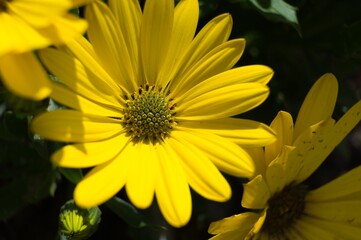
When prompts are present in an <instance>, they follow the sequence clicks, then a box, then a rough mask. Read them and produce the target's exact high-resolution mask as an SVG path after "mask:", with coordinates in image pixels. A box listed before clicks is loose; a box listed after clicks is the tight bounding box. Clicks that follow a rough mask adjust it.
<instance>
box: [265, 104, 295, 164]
mask: <svg viewBox="0 0 361 240" xmlns="http://www.w3.org/2000/svg"><path fill="white" fill-rule="evenodd" d="M270 127H271V128H272V129H273V130H274V131H275V133H276V135H277V140H276V141H275V142H274V143H272V144H270V145H267V146H266V147H265V161H266V163H267V164H269V163H270V162H271V161H272V160H273V159H275V158H276V157H277V156H278V154H280V152H281V150H282V147H283V145H289V146H290V145H292V139H293V119H292V116H291V114H289V113H288V112H284V111H280V112H278V114H277V116H276V117H275V119H274V120H273V121H272V123H271V125H270Z"/></svg>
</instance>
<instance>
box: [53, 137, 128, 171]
mask: <svg viewBox="0 0 361 240" xmlns="http://www.w3.org/2000/svg"><path fill="white" fill-rule="evenodd" d="M128 142H129V138H128V137H126V136H125V135H124V134H119V135H118V136H116V137H113V138H109V139H106V140H104V141H99V142H87V143H79V144H72V145H67V146H65V147H63V148H61V149H60V150H58V151H56V152H55V153H54V154H53V155H52V156H51V161H52V162H53V163H54V164H56V165H58V166H60V167H67V168H87V167H93V166H96V165H99V164H102V163H104V162H107V161H110V160H112V159H113V158H114V157H115V156H117V155H118V154H119V153H120V152H121V151H122V150H123V148H124V147H125V146H126V144H127V143H128Z"/></svg>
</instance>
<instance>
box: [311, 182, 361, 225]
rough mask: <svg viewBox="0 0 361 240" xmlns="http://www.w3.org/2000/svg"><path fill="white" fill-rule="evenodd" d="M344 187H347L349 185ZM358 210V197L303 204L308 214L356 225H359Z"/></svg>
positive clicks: (359, 201) (360, 201) (360, 206)
mask: <svg viewBox="0 0 361 240" xmlns="http://www.w3.org/2000/svg"><path fill="white" fill-rule="evenodd" d="M344 187H345V188H349V187H351V186H344ZM333 191H335V190H333ZM360 212H361V200H360V199H350V200H347V201H330V202H307V203H306V206H305V213H306V214H307V215H308V216H312V217H315V218H319V219H324V220H328V221H332V222H339V223H345V224H347V225H354V226H358V227H360V226H361V215H360Z"/></svg>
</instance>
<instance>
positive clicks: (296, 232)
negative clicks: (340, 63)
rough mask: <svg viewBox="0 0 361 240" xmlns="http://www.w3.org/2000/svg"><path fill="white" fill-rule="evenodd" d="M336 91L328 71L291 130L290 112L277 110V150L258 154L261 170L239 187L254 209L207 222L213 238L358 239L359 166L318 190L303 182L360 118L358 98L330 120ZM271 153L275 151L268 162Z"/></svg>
mask: <svg viewBox="0 0 361 240" xmlns="http://www.w3.org/2000/svg"><path fill="white" fill-rule="evenodd" d="M336 95H337V81H336V79H335V78H334V76H333V75H331V74H327V75H324V76H323V77H322V78H321V79H320V80H319V81H317V83H316V84H315V85H314V86H313V88H312V89H311V91H310V93H309V94H308V95H307V97H306V99H305V101H304V103H303V105H302V107H301V110H300V112H299V115H298V118H297V121H296V124H295V128H294V131H293V126H292V125H293V124H292V117H291V116H290V114H288V113H286V112H280V113H279V114H278V116H277V117H276V118H275V120H274V121H273V123H272V124H273V127H274V129H275V131H276V132H277V133H278V137H279V140H278V142H277V144H278V147H277V148H278V149H280V151H277V150H275V149H276V148H275V146H272V147H271V146H270V147H271V148H272V149H271V151H269V152H268V153H267V148H268V146H266V150H265V151H264V153H263V156H262V155H258V156H260V158H261V161H263V162H264V163H265V164H264V165H265V169H264V171H261V172H260V174H259V175H257V176H256V177H255V178H254V179H252V180H251V181H250V182H248V183H247V184H245V185H244V193H243V198H242V206H243V207H245V208H248V209H252V210H254V211H252V212H245V213H241V214H238V215H235V216H232V217H228V218H225V219H223V220H220V221H217V222H213V223H211V225H210V227H209V230H208V231H209V233H211V234H216V236H214V237H212V238H211V239H212V240H236V239H359V236H360V235H361V215H360V210H361V198H360V197H361V185H360V184H359V181H360V180H361V167H357V168H355V169H353V170H351V171H349V172H347V173H346V174H344V175H342V176H340V177H338V178H337V179H335V180H333V181H331V182H329V183H328V184H326V185H323V186H321V187H319V188H317V189H312V190H311V189H308V188H307V186H306V185H305V184H304V183H303V182H304V181H305V180H306V179H307V178H308V177H309V176H310V175H311V174H312V173H313V172H314V171H315V170H316V169H317V168H318V167H319V165H320V164H321V163H322V162H323V161H324V160H325V159H326V157H327V156H328V155H329V154H330V153H331V152H332V150H333V149H334V148H335V146H337V145H338V144H339V143H340V142H341V141H342V139H344V137H345V136H346V135H347V134H348V133H349V132H350V131H351V130H352V129H353V128H354V126H355V125H356V124H357V123H358V122H359V121H360V120H361V101H359V102H358V103H357V104H355V105H354V106H353V107H352V108H351V109H350V110H349V111H347V113H345V114H344V116H343V117H342V118H341V119H340V120H339V121H337V122H336V123H334V121H333V120H332V119H331V118H330V117H329V110H330V109H331V108H332V109H333V106H334V97H335V96H336ZM328 100H330V101H328ZM307 114H308V117H309V118H308V119H307V118H306V116H307ZM327 116H328V117H327ZM303 117H305V118H304V119H303ZM323 118H324V120H322V119H323ZM300 119H301V122H299V120H300ZM292 139H294V140H293V141H292ZM288 143H292V144H293V146H289V145H287V144H288ZM271 152H278V154H276V155H274V156H275V158H274V159H272V160H271V161H269V162H267V160H266V159H267V158H268V157H269V156H270V155H268V154H269V153H271ZM261 161H260V162H261ZM260 165H261V163H260Z"/></svg>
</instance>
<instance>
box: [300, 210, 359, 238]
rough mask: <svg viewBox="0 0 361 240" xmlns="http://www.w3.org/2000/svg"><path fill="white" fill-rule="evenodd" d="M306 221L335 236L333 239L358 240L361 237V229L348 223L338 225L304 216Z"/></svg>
mask: <svg viewBox="0 0 361 240" xmlns="http://www.w3.org/2000/svg"><path fill="white" fill-rule="evenodd" d="M304 221H307V223H309V224H313V225H315V226H317V227H319V228H322V229H324V230H326V231H328V232H330V233H331V234H332V236H333V237H332V238H331V239H349V240H358V239H359V238H360V236H361V228H360V227H359V226H358V227H356V226H352V225H350V224H348V223H336V222H331V221H326V220H321V219H316V218H311V217H308V216H304ZM326 239H327V238H326Z"/></svg>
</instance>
